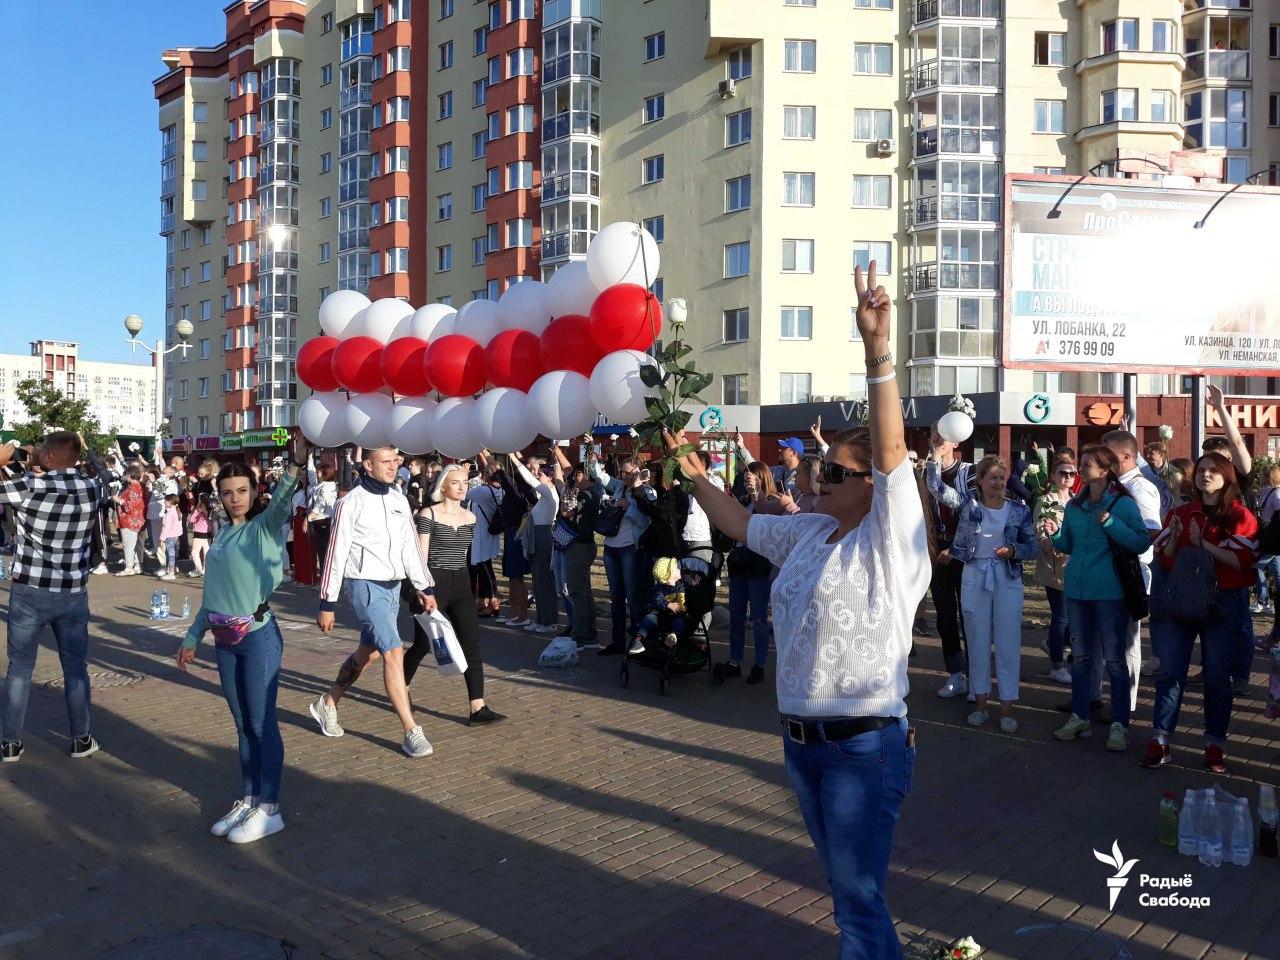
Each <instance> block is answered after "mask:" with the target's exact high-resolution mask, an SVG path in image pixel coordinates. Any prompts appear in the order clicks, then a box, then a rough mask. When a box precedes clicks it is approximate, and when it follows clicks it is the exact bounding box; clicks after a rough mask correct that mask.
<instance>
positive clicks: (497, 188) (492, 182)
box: [486, 167, 502, 197]
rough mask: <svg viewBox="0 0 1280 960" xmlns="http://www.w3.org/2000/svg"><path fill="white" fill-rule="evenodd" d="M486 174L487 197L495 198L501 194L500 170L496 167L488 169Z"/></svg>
mask: <svg viewBox="0 0 1280 960" xmlns="http://www.w3.org/2000/svg"><path fill="white" fill-rule="evenodd" d="M486 173H487V174H488V176H487V178H486V179H487V180H488V183H487V185H486V189H487V190H488V195H489V196H491V197H496V196H497V195H498V194H500V193H501V192H502V170H501V169H500V168H498V167H490V168H489V169H488V170H487V171H486Z"/></svg>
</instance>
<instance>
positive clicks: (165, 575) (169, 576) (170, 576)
mask: <svg viewBox="0 0 1280 960" xmlns="http://www.w3.org/2000/svg"><path fill="white" fill-rule="evenodd" d="M160 579H161V580H177V579H178V577H177V575H176V574H172V573H162V574H160Z"/></svg>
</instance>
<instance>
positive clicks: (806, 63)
mask: <svg viewBox="0 0 1280 960" xmlns="http://www.w3.org/2000/svg"><path fill="white" fill-rule="evenodd" d="M782 69H783V70H784V71H786V72H787V73H813V72H814V71H815V70H817V69H818V41H816V40H784V41H782Z"/></svg>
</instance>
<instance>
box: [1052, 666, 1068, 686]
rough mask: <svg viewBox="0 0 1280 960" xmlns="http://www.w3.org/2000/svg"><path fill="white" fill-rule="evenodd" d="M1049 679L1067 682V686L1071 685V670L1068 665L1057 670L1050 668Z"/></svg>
mask: <svg viewBox="0 0 1280 960" xmlns="http://www.w3.org/2000/svg"><path fill="white" fill-rule="evenodd" d="M1049 679H1050V680H1053V681H1054V682H1056V683H1065V684H1066V685H1067V686H1070V685H1071V671H1070V670H1068V669H1067V668H1066V667H1059V668H1058V669H1057V670H1050V671H1049Z"/></svg>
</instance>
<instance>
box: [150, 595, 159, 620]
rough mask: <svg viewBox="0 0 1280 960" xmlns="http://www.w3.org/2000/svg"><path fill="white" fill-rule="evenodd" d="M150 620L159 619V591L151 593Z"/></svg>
mask: <svg viewBox="0 0 1280 960" xmlns="http://www.w3.org/2000/svg"><path fill="white" fill-rule="evenodd" d="M151 619H152V620H159V619H160V591H159V590H152V591H151Z"/></svg>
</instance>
